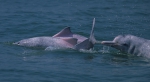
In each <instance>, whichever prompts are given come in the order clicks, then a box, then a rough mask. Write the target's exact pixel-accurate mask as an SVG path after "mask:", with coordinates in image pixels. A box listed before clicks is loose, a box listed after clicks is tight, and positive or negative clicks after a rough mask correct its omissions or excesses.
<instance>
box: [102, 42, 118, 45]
mask: <svg viewBox="0 0 150 82" xmlns="http://www.w3.org/2000/svg"><path fill="white" fill-rule="evenodd" d="M101 44H103V45H107V46H112V45H115V44H116V43H115V42H114V41H102V42H101Z"/></svg>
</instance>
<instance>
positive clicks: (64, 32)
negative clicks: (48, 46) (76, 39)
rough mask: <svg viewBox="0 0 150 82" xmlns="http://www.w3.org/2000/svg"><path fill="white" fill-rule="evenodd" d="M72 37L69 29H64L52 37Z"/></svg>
mask: <svg viewBox="0 0 150 82" xmlns="http://www.w3.org/2000/svg"><path fill="white" fill-rule="evenodd" d="M72 36H73V33H72V32H71V30H70V27H66V28H64V29H62V30H61V31H60V32H58V33H57V34H55V35H54V36H52V37H72Z"/></svg>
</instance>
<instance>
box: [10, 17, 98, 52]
mask: <svg viewBox="0 0 150 82" xmlns="http://www.w3.org/2000/svg"><path fill="white" fill-rule="evenodd" d="M94 24H95V18H94V19H93V26H92V30H91V34H90V37H89V38H86V37H84V36H82V35H79V34H73V33H72V32H71V30H70V27H66V28H64V29H62V30H61V31H60V32H58V33H57V34H55V35H53V36H52V37H50V36H41V37H33V38H28V39H23V40H20V41H18V42H15V43H13V44H15V45H19V46H25V47H43V48H48V47H53V48H59V49H66V48H71V49H75V50H80V49H86V50H89V49H91V48H93V47H94V44H95V43H96V40H95V37H94Z"/></svg>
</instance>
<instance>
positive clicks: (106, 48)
mask: <svg viewBox="0 0 150 82" xmlns="http://www.w3.org/2000/svg"><path fill="white" fill-rule="evenodd" d="M99 52H101V53H110V50H109V47H107V46H103V48H102V50H99Z"/></svg>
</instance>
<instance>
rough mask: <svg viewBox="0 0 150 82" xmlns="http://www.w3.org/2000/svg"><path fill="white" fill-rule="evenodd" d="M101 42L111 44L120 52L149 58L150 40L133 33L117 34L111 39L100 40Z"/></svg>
mask: <svg viewBox="0 0 150 82" xmlns="http://www.w3.org/2000/svg"><path fill="white" fill-rule="evenodd" d="M101 44H103V45H106V46H111V47H113V48H116V49H118V50H120V51H122V52H125V53H128V54H132V55H136V56H143V57H148V58H150V40H147V39H144V38H141V37H137V36H134V35H119V36H117V37H115V38H114V40H113V41H102V42H101Z"/></svg>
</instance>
